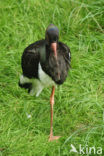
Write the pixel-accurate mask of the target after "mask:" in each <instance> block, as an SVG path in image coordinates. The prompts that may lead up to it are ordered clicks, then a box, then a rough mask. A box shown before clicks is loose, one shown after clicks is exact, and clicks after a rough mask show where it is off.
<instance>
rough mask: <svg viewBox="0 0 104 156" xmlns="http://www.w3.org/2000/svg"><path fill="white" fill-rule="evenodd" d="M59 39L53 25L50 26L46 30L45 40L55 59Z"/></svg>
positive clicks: (57, 31)
mask: <svg viewBox="0 0 104 156" xmlns="http://www.w3.org/2000/svg"><path fill="white" fill-rule="evenodd" d="M58 39H59V30H58V28H57V27H56V26H55V25H54V24H50V25H49V26H48V28H47V29H46V34H45V40H46V43H47V45H49V46H50V47H51V49H52V51H53V52H54V55H55V56H56V57H57V43H58Z"/></svg>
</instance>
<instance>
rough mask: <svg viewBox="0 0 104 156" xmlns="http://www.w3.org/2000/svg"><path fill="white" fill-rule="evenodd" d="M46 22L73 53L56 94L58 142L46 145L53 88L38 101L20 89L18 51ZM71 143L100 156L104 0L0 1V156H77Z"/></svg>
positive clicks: (103, 135) (41, 34)
mask: <svg viewBox="0 0 104 156" xmlns="http://www.w3.org/2000/svg"><path fill="white" fill-rule="evenodd" d="M50 23H53V24H55V25H57V26H58V28H59V30H60V40H61V41H63V42H64V43H66V44H67V45H68V46H69V47H70V49H71V55H72V62H71V66H72V68H71V70H70V71H69V75H68V78H67V80H66V82H65V83H64V84H63V85H62V86H60V87H58V88H57V89H56V93H55V105H54V134H55V135H61V136H62V137H61V138H60V140H59V141H58V142H57V143H56V142H48V136H49V131H50V104H49V96H50V93H51V87H49V88H46V89H44V91H43V92H42V93H41V95H40V96H39V97H38V98H36V97H31V96H29V95H28V94H27V92H26V91H25V90H24V89H21V88H19V87H18V80H19V76H20V74H21V72H22V71H21V55H22V52H23V50H24V48H25V47H26V46H28V45H29V44H30V43H33V42H35V41H36V40H38V39H41V38H44V34H45V29H46V27H47V26H48V25H49V24H50ZM27 114H31V118H27ZM71 144H73V145H75V147H76V148H77V149H78V147H79V144H81V145H82V146H83V147H86V145H88V147H92V146H95V147H96V148H97V147H102V149H103V155H104V1H103V0H99V1H98V0H83V1H82V0H42V1H40V0H21V1H20V0H17V1H13V0H5V1H0V148H3V149H0V156H77V155H78V154H75V153H70V149H71V148H70V145H71ZM86 155H87V154H86ZM96 155H97V154H96ZM91 156H93V154H92V155H91Z"/></svg>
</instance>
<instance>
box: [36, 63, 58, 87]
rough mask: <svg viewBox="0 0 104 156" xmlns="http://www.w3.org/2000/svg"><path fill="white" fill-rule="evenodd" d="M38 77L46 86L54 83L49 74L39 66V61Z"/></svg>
mask: <svg viewBox="0 0 104 156" xmlns="http://www.w3.org/2000/svg"><path fill="white" fill-rule="evenodd" d="M38 74H39V79H40V81H41V83H42V85H43V86H44V87H47V86H49V85H55V83H54V81H53V80H52V78H51V77H50V76H48V75H47V74H46V73H45V72H44V71H43V70H42V67H41V64H40V63H39V73H38Z"/></svg>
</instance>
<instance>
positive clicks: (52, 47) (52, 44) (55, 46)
mask: <svg viewBox="0 0 104 156" xmlns="http://www.w3.org/2000/svg"><path fill="white" fill-rule="evenodd" d="M51 49H52V50H53V52H54V56H55V57H56V58H57V43H51Z"/></svg>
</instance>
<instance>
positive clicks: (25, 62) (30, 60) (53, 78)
mask: <svg viewBox="0 0 104 156" xmlns="http://www.w3.org/2000/svg"><path fill="white" fill-rule="evenodd" d="M70 62H71V56H70V49H69V47H68V46H67V45H66V44H64V43H62V42H59V30H58V28H57V27H56V26H55V25H53V24H50V25H49V26H48V28H47V29H46V32H45V39H42V40H39V41H37V42H35V43H33V44H30V45H29V46H28V47H27V48H26V49H25V50H24V52H23V55H22V61H21V65H22V70H23V74H22V75H21V77H20V80H19V86H20V87H22V88H25V89H28V93H30V95H34V94H35V95H36V96H39V94H40V93H41V91H42V90H43V88H44V87H47V86H49V85H51V86H52V92H51V96H50V107H51V121H50V135H49V141H52V140H57V139H59V137H60V136H53V105H54V94H55V87H56V85H61V84H63V82H64V81H65V79H66V77H67V75H68V70H69V68H70Z"/></svg>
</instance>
